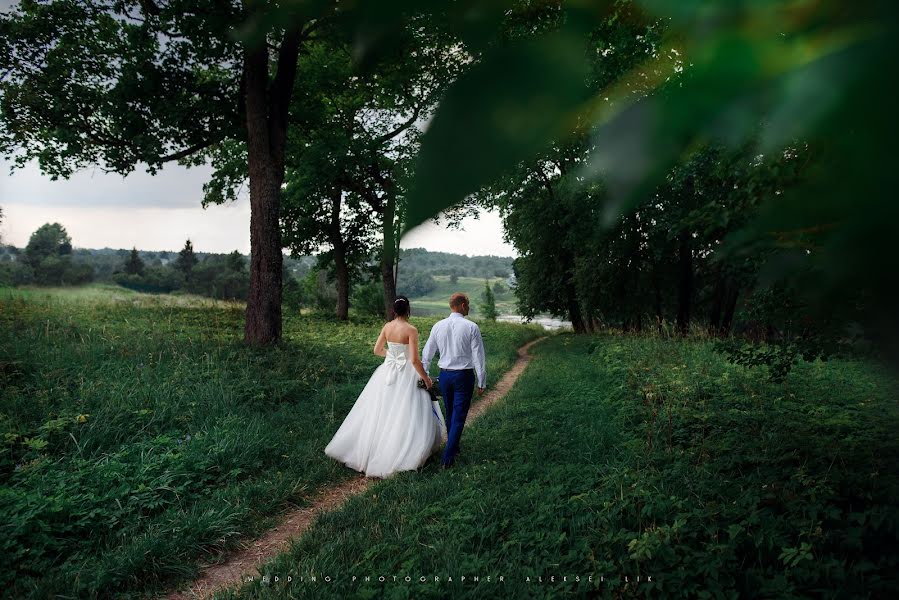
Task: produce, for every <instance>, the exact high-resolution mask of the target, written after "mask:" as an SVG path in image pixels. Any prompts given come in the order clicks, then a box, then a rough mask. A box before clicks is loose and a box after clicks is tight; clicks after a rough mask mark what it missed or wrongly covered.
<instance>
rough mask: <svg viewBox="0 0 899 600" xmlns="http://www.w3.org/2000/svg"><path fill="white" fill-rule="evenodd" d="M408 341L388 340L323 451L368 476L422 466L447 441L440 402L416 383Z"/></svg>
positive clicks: (389, 473) (389, 474)
mask: <svg viewBox="0 0 899 600" xmlns="http://www.w3.org/2000/svg"><path fill="white" fill-rule="evenodd" d="M409 351H410V347H409V344H400V343H398V342H387V356H386V357H384V362H383V363H382V364H380V365H378V368H377V369H375V372H374V373H372V376H371V378H370V379H369V380H368V383H367V384H365V388H364V389H363V390H362V393H361V394H359V397H358V398H357V399H356V403H355V404H353V408H352V409H350V412H349V414H348V415H347V416H346V419H344V421H343V423H342V424H341V425H340V428H339V429H338V430H337V433H335V434H334V437H333V438H332V439H331V441H330V442H329V443H328V445H327V447H325V454H327V455H328V456H330V457H331V458H333V459H335V460H338V461H340V462H342V463H344V464H345V465H346V466H348V467H350V468H352V469H355V470H357V471H360V472H364V473H365V474H366V475H367V476H368V477H382V478H386V477H389V476H391V475H393V474H394V473H396V472H398V471H411V470H415V469H418V468H419V467H421V466H422V465H423V464H424V463H425V462H426V461H427V460H428V457H429V456H431V455H432V454H433V453H434V452H436V451H437V450H438V449H439V448H440V446H441V445H442V444H443V441H444V440H445V439H446V423H445V422H444V420H443V413H442V412H441V411H440V405H439V403H437V402H432V401H431V396H430V395H429V394H428V392H427V390H425V389H423V388H419V387H418V380H419V376H418V373H417V372H416V371H415V368H414V367H413V366H412V359H411V356H410V355H409Z"/></svg>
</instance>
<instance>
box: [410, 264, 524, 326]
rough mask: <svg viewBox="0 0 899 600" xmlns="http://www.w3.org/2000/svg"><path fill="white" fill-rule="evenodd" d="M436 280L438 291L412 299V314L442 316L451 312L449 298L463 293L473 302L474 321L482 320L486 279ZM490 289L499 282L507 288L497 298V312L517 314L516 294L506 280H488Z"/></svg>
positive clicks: (435, 277)
mask: <svg viewBox="0 0 899 600" xmlns="http://www.w3.org/2000/svg"><path fill="white" fill-rule="evenodd" d="M434 280H435V281H436V282H437V289H435V290H434V291H433V292H431V293H430V294H428V295H426V296H420V297H415V298H413V297H410V298H409V299H410V301H411V304H412V312H413V313H414V314H418V315H441V314H444V313H448V312H449V297H450V295H452V294H453V292H462V293H464V294H468V298H469V300H471V313H470V317H471V318H472V319H477V320H479V319H481V318H482V317H483V314H484V312H483V308H482V304H483V301H482V300H481V297H482V295H483V293H484V281H485V280H484V279H481V278H478V277H459V280H458V281H457V282H456V283H450V280H449V275H435V276H434ZM486 281H488V282H489V283H490V287H491V288H492V287H493V284H494V283H496V282H497V281H499V282H501V283H502V284H503V285H504V286H506V291H505V292H503V293H501V294H495V296H496V310H497V312H499V314H501V315H514V314H517V308H516V306H515V294H514V293H512V291H511V290H510V289H509V288H508V286H507V285H506V280H505V279H503V278H500V277H493V278H491V279H487V280H486ZM400 288H402V274H400Z"/></svg>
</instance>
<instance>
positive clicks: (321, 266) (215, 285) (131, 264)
mask: <svg viewBox="0 0 899 600" xmlns="http://www.w3.org/2000/svg"><path fill="white" fill-rule="evenodd" d="M399 264H400V266H399V269H400V270H401V272H402V273H403V279H404V281H405V282H406V287H408V288H409V290H407V293H411V295H420V294H424V293H427V292H428V284H429V283H431V284H433V280H432V277H433V276H435V275H437V276H439V275H448V276H450V277H452V278H454V277H478V278H485V279H486V278H494V277H504V278H507V277H509V276H510V275H511V274H512V259H511V258H507V257H499V256H474V257H468V256H464V255H458V254H450V253H447V252H429V251H428V250H425V249H423V248H412V249H408V250H401V251H400V263H399ZM377 265H378V260H377V257H375V256H372V258H371V260H370V265H369V266H370V268H369V269H368V270H367V271H371V273H370V274H369V276H367V277H366V276H363V277H361V278H360V280H359V281H358V282H357V283H356V284H355V285H354V286H353V289H352V302H351V303H352V305H353V306H354V307H355V308H357V310H359V311H360V312H363V313H367V314H373V315H377V314H380V313H381V311H382V310H383V306H382V305H383V302H382V299H381V292H380V286H379V284H378V283H377V277H376V273H375V272H376V270H377ZM282 275H283V279H284V290H283V298H284V303H285V304H286V305H287V306H289V307H291V308H303V307H311V308H316V309H321V310H322V311H332V310H333V309H334V306H335V304H336V302H337V291H336V283H335V281H334V278H333V275H332V274H331V273H330V271H329V269H328V263H327V257H325V256H322V257H316V256H302V257H298V258H295V257H290V256H285V257H284V269H283V274H282ZM93 281H96V282H106V283H116V284H119V285H121V286H123V287H127V288H129V289H133V290H136V291H140V292H147V293H170V292H175V291H183V292H188V293H193V294H199V295H203V296H208V297H212V298H221V299H236V300H245V299H246V296H247V291H248V289H249V256H246V255H243V254H240V253H239V252H238V251H236V250H235V251H234V252H231V253H230V254H218V253H211V252H199V251H195V250H194V249H193V244H192V243H191V241H190V240H187V241H186V242H185V245H184V247H183V248H182V249H181V250H179V251H167V250H158V251H157V250H138V249H137V248H132V249H131V250H126V249H114V248H100V249H95V248H73V247H72V240H71V238H70V237H69V235H68V233H67V232H66V230H65V228H64V227H63V226H62V225H60V224H59V223H47V224H45V225H43V226H41V227H40V228H39V229H38V230H37V231H35V232H34V233H33V234H32V236H31V239H30V240H29V243H28V245H27V246H26V247H25V248H17V247H15V246H12V245H7V246H0V286H17V285H45V286H64V285H79V284H84V283H89V282H93ZM416 292H419V293H416Z"/></svg>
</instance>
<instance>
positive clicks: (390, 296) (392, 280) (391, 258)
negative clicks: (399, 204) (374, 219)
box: [381, 190, 397, 321]
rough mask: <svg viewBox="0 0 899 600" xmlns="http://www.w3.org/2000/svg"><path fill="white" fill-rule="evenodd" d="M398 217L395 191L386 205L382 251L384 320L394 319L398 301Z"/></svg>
mask: <svg viewBox="0 0 899 600" xmlns="http://www.w3.org/2000/svg"><path fill="white" fill-rule="evenodd" d="M395 216H396V197H395V196H394V194H393V190H390V191H389V192H388V193H387V202H385V204H384V248H383V250H382V251H381V282H382V283H383V285H384V319H385V320H387V321H390V320H391V319H393V317H394V314H393V301H394V300H395V299H396V277H395V275H394V271H393V269H394V264H395V262H396V254H397V252H396V241H395V235H394V222H393V221H394V218H395Z"/></svg>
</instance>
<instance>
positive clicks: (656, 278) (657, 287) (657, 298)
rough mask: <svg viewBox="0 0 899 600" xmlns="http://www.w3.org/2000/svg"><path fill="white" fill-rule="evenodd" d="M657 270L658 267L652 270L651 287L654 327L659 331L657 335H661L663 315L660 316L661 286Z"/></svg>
mask: <svg viewBox="0 0 899 600" xmlns="http://www.w3.org/2000/svg"><path fill="white" fill-rule="evenodd" d="M658 269H659V266H658V265H656V266H655V268H654V269H653V277H652V287H653V291H654V292H655V306H656V327H658V329H659V335H662V319H663V317H664V315H663V314H662V284H661V282H660V281H659V274H658Z"/></svg>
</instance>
